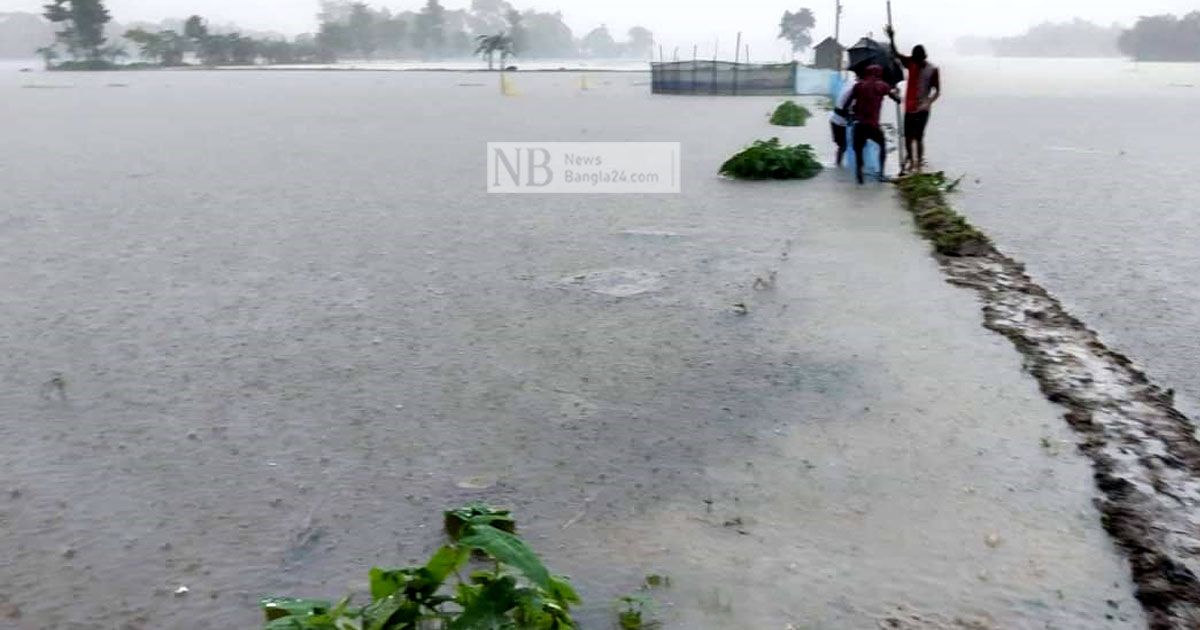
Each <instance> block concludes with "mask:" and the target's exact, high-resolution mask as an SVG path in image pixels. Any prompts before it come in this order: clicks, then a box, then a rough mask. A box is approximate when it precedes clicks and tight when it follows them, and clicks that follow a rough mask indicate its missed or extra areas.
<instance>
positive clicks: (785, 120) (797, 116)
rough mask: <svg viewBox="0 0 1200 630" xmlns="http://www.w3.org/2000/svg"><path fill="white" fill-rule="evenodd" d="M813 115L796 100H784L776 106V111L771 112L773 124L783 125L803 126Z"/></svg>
mask: <svg viewBox="0 0 1200 630" xmlns="http://www.w3.org/2000/svg"><path fill="white" fill-rule="evenodd" d="M811 117H812V113H811V112H809V111H808V109H807V108H805V107H804V106H803V105H797V104H796V101H784V102H782V103H780V104H779V107H776V108H775V113H773V114H771V124H772V125H780V126H782V127H803V126H804V124H805V123H807V122H808V119H809V118H811Z"/></svg>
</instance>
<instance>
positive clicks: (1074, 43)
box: [955, 11, 1200, 61]
mask: <svg viewBox="0 0 1200 630" xmlns="http://www.w3.org/2000/svg"><path fill="white" fill-rule="evenodd" d="M955 48H956V49H957V51H958V52H959V53H962V54H994V55H998V56H1001V57H1120V56H1126V57H1130V58H1132V59H1135V60H1137V61H1200V11H1193V12H1191V13H1188V14H1187V15H1184V16H1183V17H1178V16H1174V15H1152V16H1143V17H1141V18H1139V19H1138V21H1137V23H1136V24H1134V25H1133V27H1132V28H1128V29H1126V28H1122V27H1121V26H1119V25H1116V24H1114V25H1112V26H1107V27H1106V26H1100V25H1097V24H1093V23H1091V22H1087V21H1085V20H1081V19H1078V18H1076V19H1075V20H1073V21H1071V22H1064V23H1060V24H1052V23H1049V22H1047V23H1044V24H1039V25H1037V26H1034V27H1033V28H1031V29H1029V30H1028V31H1026V32H1025V33H1024V34H1022V35H1017V36H1013V37H999V38H994V39H987V38H982V37H962V38H959V40H958V41H957V42H955Z"/></svg>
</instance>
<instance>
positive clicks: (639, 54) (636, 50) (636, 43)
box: [625, 26, 654, 59]
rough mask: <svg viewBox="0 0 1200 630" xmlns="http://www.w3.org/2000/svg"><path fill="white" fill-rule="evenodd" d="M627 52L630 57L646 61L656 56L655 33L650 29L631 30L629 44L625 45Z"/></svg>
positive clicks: (636, 27)
mask: <svg viewBox="0 0 1200 630" xmlns="http://www.w3.org/2000/svg"><path fill="white" fill-rule="evenodd" d="M625 52H626V53H627V54H628V55H629V56H630V57H634V58H638V59H644V58H646V57H651V56H653V55H654V33H651V32H650V29H648V28H645V27H642V26H635V27H633V28H631V29H629V42H628V43H627V44H626V45H625Z"/></svg>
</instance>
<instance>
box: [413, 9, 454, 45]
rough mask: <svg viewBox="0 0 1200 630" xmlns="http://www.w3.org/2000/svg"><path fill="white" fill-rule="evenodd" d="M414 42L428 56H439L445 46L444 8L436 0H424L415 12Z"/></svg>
mask: <svg viewBox="0 0 1200 630" xmlns="http://www.w3.org/2000/svg"><path fill="white" fill-rule="evenodd" d="M414 40H415V41H414V43H415V44H416V45H417V48H419V49H420V50H421V51H422V52H424V53H425V54H426V55H430V56H434V57H436V56H440V55H441V54H442V51H443V50H444V49H445V47H446V9H445V8H444V7H443V6H442V5H441V4H438V0H425V6H424V7H422V8H421V12H420V13H419V14H417V31H416V33H415V34H414Z"/></svg>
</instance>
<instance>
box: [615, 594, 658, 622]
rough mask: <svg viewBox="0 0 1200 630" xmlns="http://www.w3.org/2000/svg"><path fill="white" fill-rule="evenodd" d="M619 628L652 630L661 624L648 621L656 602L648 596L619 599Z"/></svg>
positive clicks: (630, 596) (631, 596)
mask: <svg viewBox="0 0 1200 630" xmlns="http://www.w3.org/2000/svg"><path fill="white" fill-rule="evenodd" d="M617 606H618V608H617V626H618V627H619V628H621V630H650V629H651V628H658V627H659V626H660V625H661V624H659V623H658V622H657V621H654V620H651V619H648V617H649V616H650V614H651V612H652V609H653V607H654V600H653V599H651V598H650V597H649V596H647V595H624V596H622V597H619V598H617Z"/></svg>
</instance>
